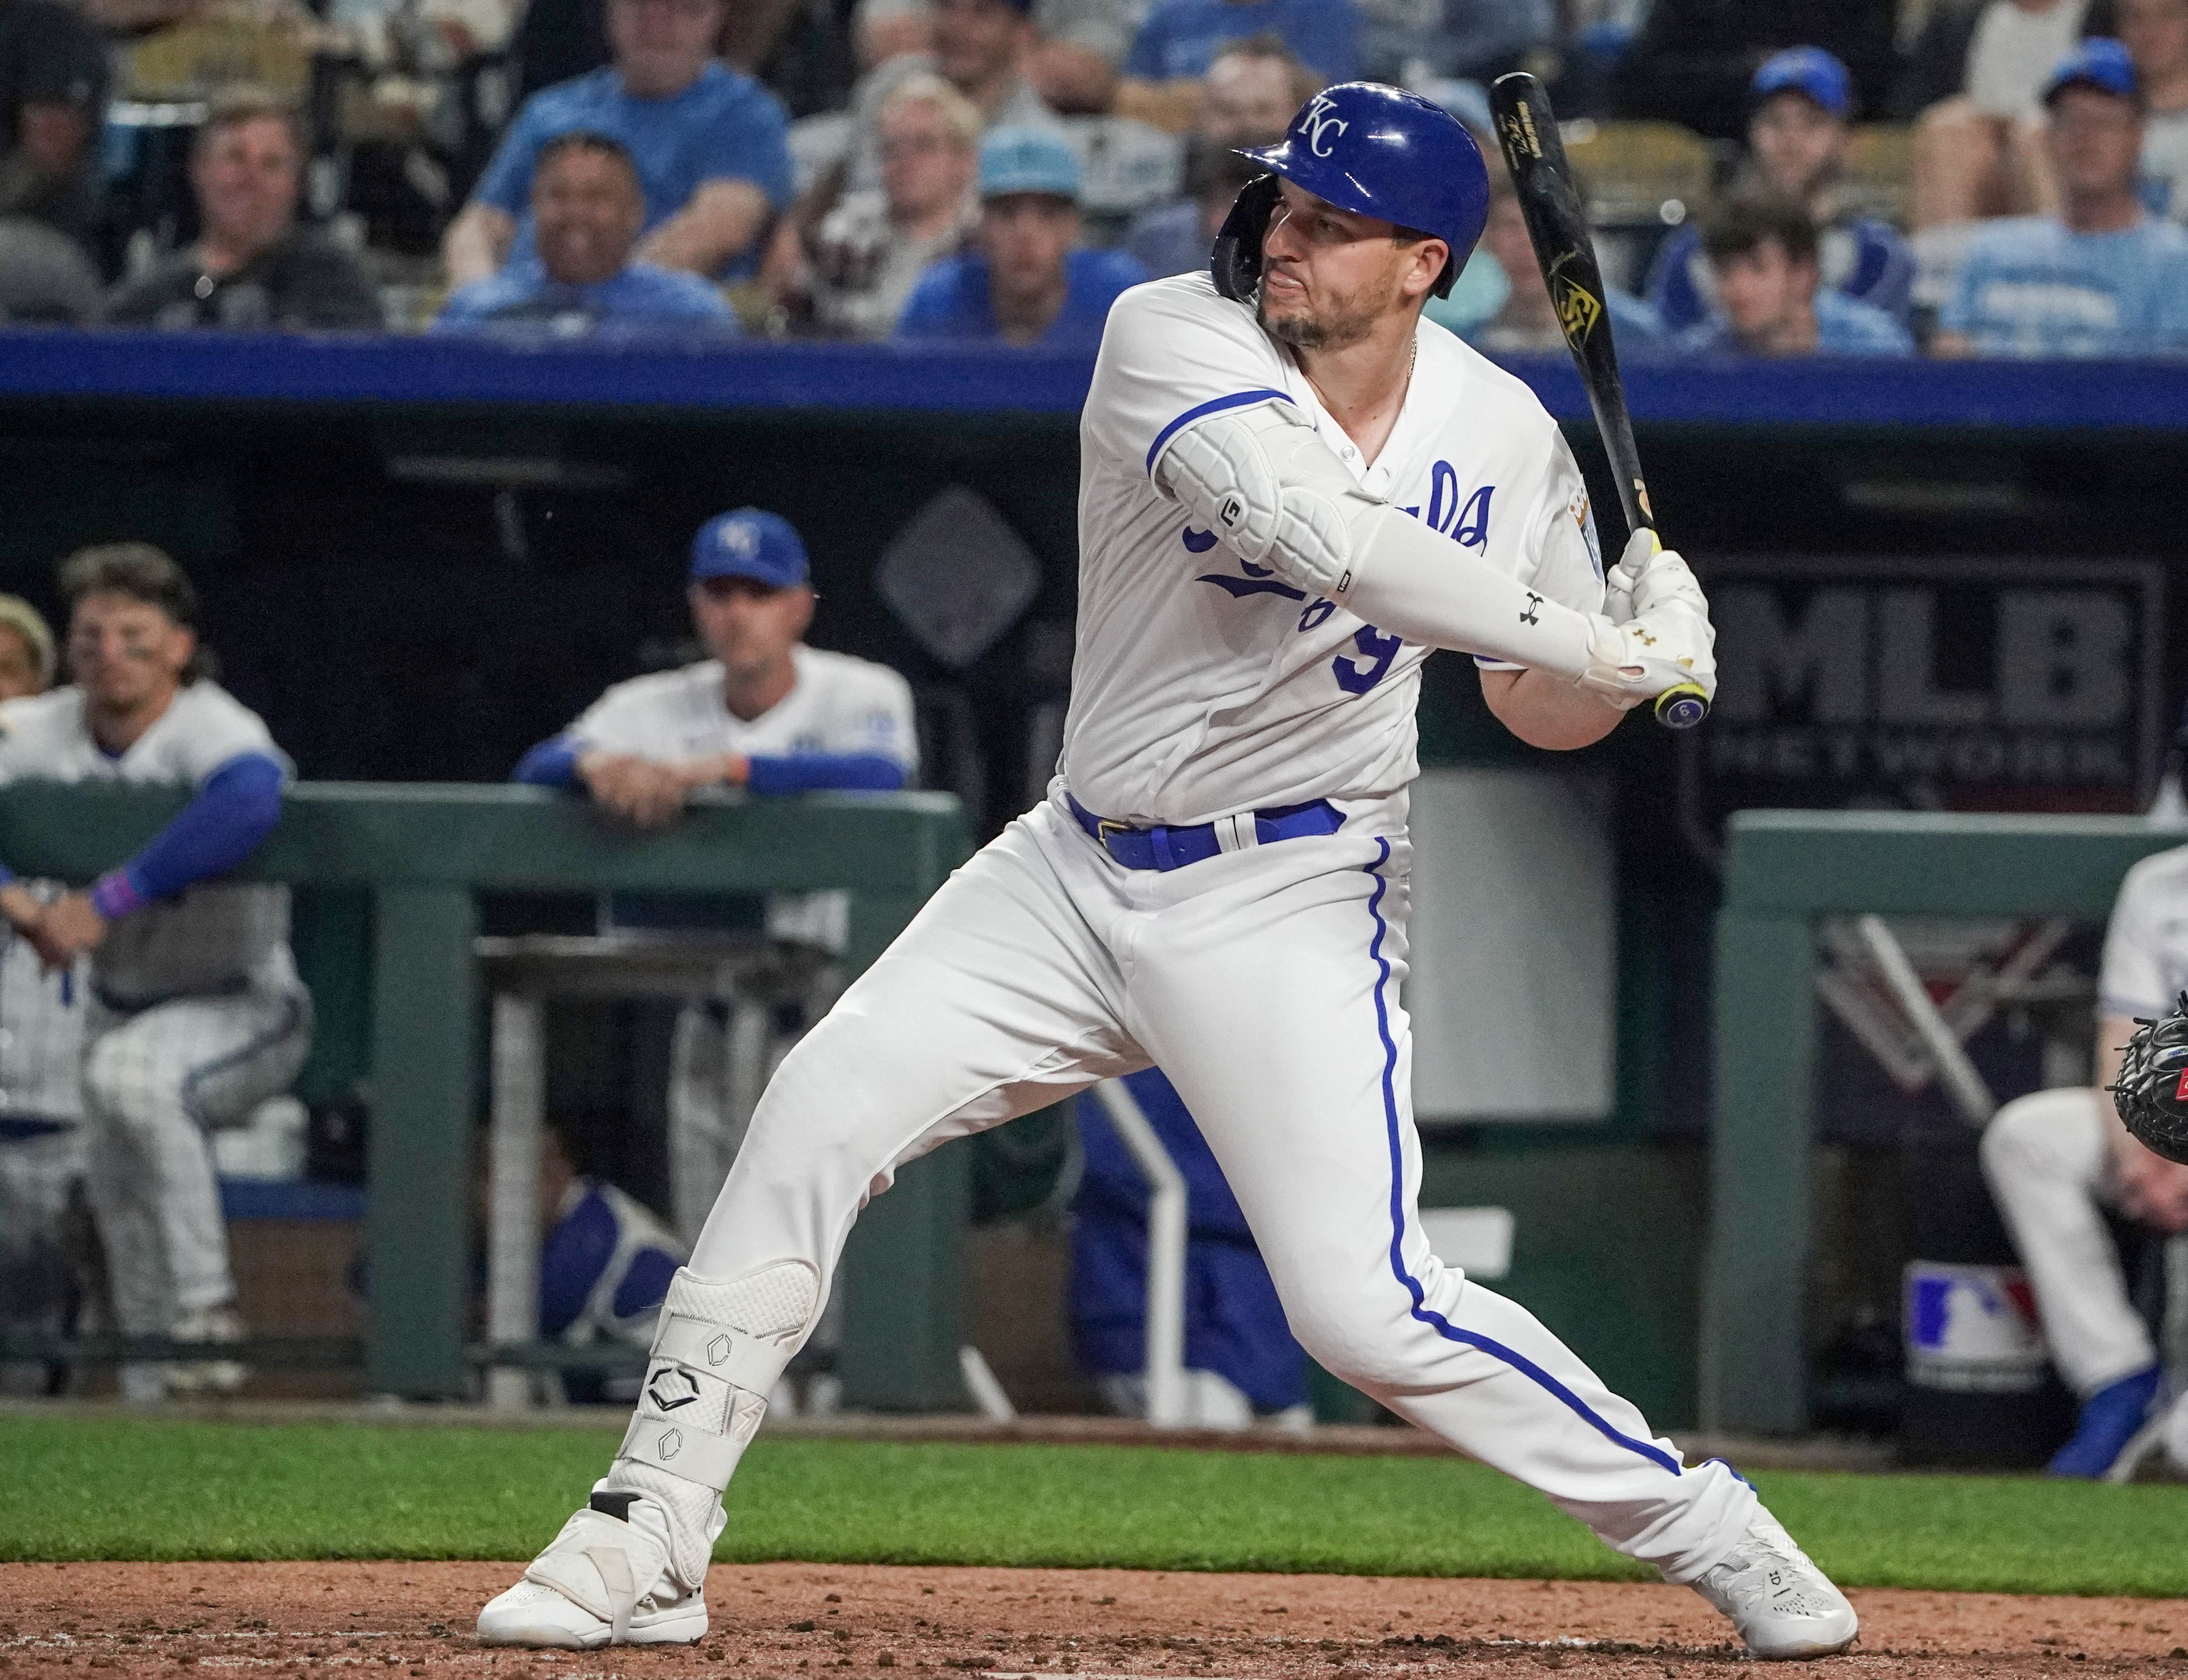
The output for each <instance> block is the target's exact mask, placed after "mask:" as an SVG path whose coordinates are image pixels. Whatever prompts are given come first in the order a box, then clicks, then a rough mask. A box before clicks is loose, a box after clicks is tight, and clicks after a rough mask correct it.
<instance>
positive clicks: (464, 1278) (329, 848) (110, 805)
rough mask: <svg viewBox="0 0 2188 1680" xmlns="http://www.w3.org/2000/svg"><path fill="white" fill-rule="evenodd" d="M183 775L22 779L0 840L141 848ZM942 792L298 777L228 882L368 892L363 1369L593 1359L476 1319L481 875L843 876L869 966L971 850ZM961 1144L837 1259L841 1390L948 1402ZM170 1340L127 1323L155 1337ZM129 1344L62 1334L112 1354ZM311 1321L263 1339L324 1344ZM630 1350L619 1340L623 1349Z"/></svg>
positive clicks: (38, 862) (108, 859)
mask: <svg viewBox="0 0 2188 1680" xmlns="http://www.w3.org/2000/svg"><path fill="white" fill-rule="evenodd" d="M182 802H183V795H181V794H179V793H177V792H169V791H166V790H158V789H141V788H124V787H118V786H60V785H57V784H50V783H46V784H40V783H17V784H15V785H14V786H10V787H9V788H8V792H7V797H6V798H4V799H0V858H4V859H6V860H7V861H8V865H9V866H10V867H11V868H13V869H14V870H15V871H17V872H18V873H19V874H22V875H25V876H34V877H52V878H55V879H59V880H64V881H70V882H85V881H88V880H90V879H92V878H93V877H95V876H97V875H98V874H99V872H100V871H103V870H105V869H107V868H110V867H111V866H113V865H115V864H116V863H118V862H120V861H121V860H122V859H124V858H126V857H127V856H128V855H130V854H132V853H133V852H134V851H135V850H137V848H139V847H141V846H142V845H143V844H144V843H145V842H146V841H148V840H149V838H150V837H152V835H153V834H154V833H155V832H157V831H158V829H159V827H160V826H161V824H162V823H164V822H166V820H168V819H169V818H170V817H172V816H173V815H174V814H175V813H176V811H177V810H178V809H180V807H181V804H182ZM970 851H971V843H970V839H969V837H968V835H967V831H966V827H965V824H964V822H963V820H962V816H961V812H960V810H959V808H958V803H957V801H956V799H955V798H950V797H949V796H947V795H944V794H936V793H892V794H811V795H806V796H803V797H799V798H787V799H769V800H761V799H749V798H744V797H742V796H739V795H725V796H722V797H720V798H714V799H710V800H708V801H706V802H703V803H695V805H694V807H693V809H691V810H690V811H689V812H688V813H687V814H686V815H685V819H684V820H682V821H680V822H679V823H677V824H675V825H674V826H671V827H669V828H667V829H664V830H660V831H657V832H652V833H650V834H640V833H638V832H634V831H633V830H630V829H629V828H625V827H622V826H617V825H616V824H613V823H612V822H610V821H608V820H606V819H604V818H603V817H601V816H600V815H597V814H596V813H595V811H594V810H593V809H591V808H590V807H589V806H588V805H585V804H584V803H580V802H578V801H576V800H572V799H568V798H561V797H560V796H557V795H555V794H553V793H550V792H544V791H543V790H540V789H537V788H528V787H513V786H461V785H447V784H439V783H433V784H417V783H369V784H368V783H342V782H323V783H311V782H307V783H303V784H301V785H300V786H296V787H294V788H292V789H291V790H290V793H289V796H288V799H287V802H286V804H285V808H284V809H283V812H282V815H281V820H280V822H279V825H278V826H276V827H275V829H274V831H273V834H272V835H271V837H269V838H268V840H267V842H266V843H265V844H264V845H263V846H262V848H260V850H259V851H258V853H257V855H256V856H255V857H254V858H253V859H252V860H251V862H250V863H249V864H247V865H245V867H244V868H243V869H242V870H241V871H238V878H241V879H248V880H255V881H276V882H286V883H288V884H290V885H291V886H294V887H297V888H347V889H351V890H357V889H362V890H363V891H364V892H365V893H366V894H369V899H370V903H371V939H370V950H371V967H372V974H371V982H370V997H371V1004H370V1013H371V1021H372V1044H371V1051H370V1057H369V1090H370V1093H371V1103H370V1126H369V1138H368V1150H367V1162H366V1173H367V1177H366V1186H367V1202H366V1215H365V1228H364V1240H365V1256H366V1261H367V1266H366V1280H365V1282H366V1289H367V1305H368V1311H367V1318H366V1333H365V1338H364V1349H363V1353H364V1373H365V1383H366V1385H367V1387H368V1388H369V1390H372V1391H373V1392H375V1393H381V1394H392V1395H403V1396H406V1397H411V1398H418V1399H453V1398H459V1397H461V1396H464V1395H468V1394H469V1393H471V1391H472V1387H473V1383H472V1377H473V1369H474V1366H475V1364H477V1363H487V1362H495V1363H499V1362H516V1363H526V1364H539V1365H556V1366H569V1367H582V1366H590V1365H598V1364H599V1363H601V1354H600V1353H599V1351H598V1350H592V1351H590V1352H588V1351H586V1350H559V1349H549V1348H540V1347H527V1348H522V1349H508V1350H491V1349H486V1348H482V1347H477V1346H474V1345H472V1344H471V1339H470V1336H469V1324H470V1297H471V1280H472V1277H473V1266H472V1254H473V1247H472V1231H471V1224H472V1221H471V1172H472V1140H473V1136H474V1134H475V1130H476V1123H477V1109H478V1094H479V1086H478V1084H477V1049H478V1040H479V1033H480V1029H481V1025H482V1019H481V1016H482V1012H481V1009H480V1007H479V995H480V993H479V976H478V968H477V955H476V951H475V944H474V942H475V936H476V934H477V928H478V902H477V901H478V898H479V895H480V894H485V893H570V894H584V895H590V894H595V893H601V892H612V891H635V892H691V893H704V894H725V893H731V894H742V893H801V892H816V891H826V890H830V889H842V890H845V891H848V892H849V894H850V895H851V899H850V914H849V939H848V943H847V944H846V946H845V949H844V950H843V954H842V957H841V964H842V967H843V971H844V972H845V974H846V976H847V977H848V976H849V975H850V974H855V973H856V972H859V971H860V970H861V969H863V968H865V967H866V966H867V965H868V964H869V963H871V961H873V960H874V959H875V958H876V957H877V956H879V955H880V954H881V952H882V950H883V948H884V947H886V946H887V944H888V942H889V941H890V939H893V938H894V936H895V935H896V933H897V932H898V931H899V929H901V928H902V927H904V925H905V923H906V922H909V921H910V920H911V917H912V916H913V915H914V913H915V912H916V911H917V910H918V909H919V907H920V905H922V904H923V903H925V902H926V900H927V899H928V897H929V896H930V895H931V894H933V891H934V889H935V888H937V887H939V886H940V885H941V883H942V882H943V881H944V879H945V878H946V877H947V876H948V874H949V872H950V871H951V870H952V869H954V868H956V865H958V864H959V863H960V862H961V861H962V860H964V859H965V858H966V857H967V855H968V854H969V853H970ZM968 1206H969V1189H968V1182H967V1158H966V1156H965V1155H964V1153H963V1152H961V1151H957V1150H948V1149H945V1150H942V1151H939V1152H938V1153H935V1154H933V1155H930V1156H928V1157H927V1158H926V1159H922V1160H920V1161H916V1162H914V1163H912V1164H910V1165H909V1166H907V1167H906V1168H905V1169H904V1170H902V1171H901V1172H900V1173H899V1175H898V1177H897V1181H896V1185H895V1187H894V1189H893V1190H892V1191H891V1192H889V1194H888V1195H887V1196H885V1197H883V1198H879V1199H878V1200H877V1202H876V1203H875V1204H874V1205H873V1206H872V1207H871V1209H868V1210H867V1212H866V1215H865V1216H864V1217H862V1218H861V1219H860V1221H859V1223H858V1226H857V1227H856V1228H855V1229H854V1232H853V1233H852V1237H851V1241H850V1244H849V1247H848V1248H847V1249H846V1250H845V1253H844V1257H843V1272H842V1283H841V1287H842V1288H843V1301H844V1323H843V1347H842V1350H841V1353H840V1355H839V1358H838V1367H837V1368H838V1374H839V1375H840V1377H841V1378H842V1380H843V1394H844V1398H845V1400H846V1401H847V1402H848V1403H850V1404H853V1405H857V1406H863V1407H881V1408H887V1409H893V1410H942V1409H953V1408H955V1407H957V1406H959V1405H961V1403H962V1401H963V1394H964V1389H963V1379H962V1378H961V1374H960V1372H959V1368H958V1364H957V1349H958V1347H959V1345H960V1343H961V1341H962V1339H963V1338H962V1335H961V1328H960V1320H961V1271H962V1267H961V1260H960V1256H961V1243H962V1237H963V1233H964V1231H965V1228H966V1226H967V1215H968ZM170 1346H171V1345H164V1344H160V1343H155V1342H149V1341H144V1342H133V1343H131V1344H128V1345H127V1350H128V1351H130V1352H132V1353H133V1354H135V1355H138V1356H149V1355H155V1354H158V1353H161V1352H163V1351H166V1350H167V1349H168V1347H170ZM122 1350H124V1349H123V1345H120V1344H116V1343H112V1342H104V1343H96V1342H93V1343H85V1344H82V1345H78V1346H77V1347H76V1348H75V1349H73V1350H71V1349H70V1346H69V1345H66V1344H54V1345H50V1346H48V1347H46V1348H45V1349H43V1350H42V1351H43V1352H44V1353H47V1354H61V1355H65V1354H67V1353H68V1352H70V1351H76V1352H79V1353H81V1354H82V1355H84V1356H106V1357H110V1356H114V1355H115V1354H116V1352H119V1351H122ZM342 1351H343V1350H342V1348H341V1345H339V1344H337V1343H330V1342H329V1341H327V1340H326V1339H318V1340H314V1341H309V1342H306V1343H303V1344H302V1345H290V1346H288V1347H282V1346H279V1345H257V1344H254V1345H252V1347H251V1352H252V1354H253V1355H254V1356H262V1357H267V1358H269V1359H271V1360H273V1361H282V1360H284V1359H287V1360H290V1361H302V1362H324V1361H327V1360H329V1359H335V1358H340V1357H341V1355H342ZM624 1357H627V1355H625V1356H624Z"/></svg>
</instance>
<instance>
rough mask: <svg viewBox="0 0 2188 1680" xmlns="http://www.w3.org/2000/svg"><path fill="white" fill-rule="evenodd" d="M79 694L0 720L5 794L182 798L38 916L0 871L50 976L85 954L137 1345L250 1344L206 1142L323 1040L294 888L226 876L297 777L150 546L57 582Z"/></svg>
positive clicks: (145, 1380) (149, 1381)
mask: <svg viewBox="0 0 2188 1680" xmlns="http://www.w3.org/2000/svg"><path fill="white" fill-rule="evenodd" d="M60 585H61V592H62V594H63V595H65V596H66V597H67V599H68V602H69V608H70V617H69V630H68V645H67V646H68V666H69V674H70V677H71V678H72V679H73V680H72V681H71V682H70V685H68V686H66V687H65V688H59V689H56V690H54V691H53V692H51V693H49V694H42V695H37V696H32V697H30V698H25V699H20V700H10V701H8V702H6V703H5V704H4V705H0V783H5V782H10V781H27V780H34V779H47V780H56V781H104V782H117V781H118V782H127V783H133V784H138V785H145V786H168V787H178V788H188V789H190V790H191V791H192V796H193V797H192V798H191V799H190V802H189V804H187V805H186V806H184V807H183V810H182V811H181V812H180V814H179V815H177V816H176V817H175V819H174V820H172V821H171V822H170V823H168V824H167V826H166V827H165V828H163V829H161V831H160V832H159V833H158V834H157V835H155V837H153V838H152V840H151V842H150V843H149V844H148V845H147V846H146V847H145V848H144V850H142V851H140V852H138V854H136V856H134V857H133V858H131V859H129V860H127V862H126V863H123V864H121V865H119V866H118V867H116V868H114V869H112V870H110V871H107V873H106V874H104V875H103V876H101V877H99V880H98V882H96V883H95V884H94V885H93V887H92V888H90V889H89V890H88V891H85V892H74V893H70V894H66V895H65V896H64V897H62V898H60V899H58V900H56V901H54V902H53V903H51V904H45V903H41V902H40V901H39V900H38V899H37V898H36V897H34V896H32V895H31V894H29V893H28V892H27V891H25V890H22V889H21V888H20V883H18V882H15V881H14V878H13V877H7V876H5V871H4V866H0V877H4V878H5V880H6V882H7V884H6V886H5V887H4V888H0V914H4V915H5V916H7V919H8V922H10V923H11V924H12V925H13V926H14V929H15V931H16V932H17V933H19V934H20V935H21V936H22V937H23V938H24V939H27V940H28V941H29V942H30V943H31V945H32V946H34V947H35V948H36V949H37V951H38V953H39V955H40V956H41V957H42V958H43V959H44V961H45V963H46V965H47V967H48V968H54V969H59V968H65V967H68V966H69V965H70V964H72V963H74V962H75V961H76V960H77V959H78V958H79V957H81V956H85V955H88V956H89V957H90V959H91V993H92V995H91V998H90V1001H89V1002H88V1004H87V1006H86V1018H85V1022H84V1039H85V1045H84V1055H83V1063H82V1094H83V1115H84V1123H85V1127H86V1132H87V1136H86V1140H85V1142H86V1163H85V1188H86V1190H87V1193H88V1197H89V1199H90V1203H91V1209H92V1215H93V1220H94V1221H95V1222H96V1224H97V1226H98V1229H99V1239H100V1242H101V1243H102V1244H103V1246H104V1249H105V1253H106V1268H107V1276H108V1280H109V1283H110V1287H111V1288H112V1290H113V1296H114V1313H115V1318H116V1322H117V1325H118V1328H120V1329H121V1332H122V1333H124V1334H125V1335H133V1336H160V1335H168V1336H172V1337H174V1338H175V1339H177V1340H178V1341H184V1342H203V1343H207V1344H219V1343H226V1342H234V1341H238V1340H240V1339H242V1334H243V1327H242V1324H241V1322H240V1319H239V1317H238V1316H237V1314H236V1311H235V1285H234V1279H233V1278H232V1277H230V1275H229V1271H228V1232H227V1229H226V1227H225V1226H224V1225H223V1222H222V1218H221V1210H220V1193H219V1190H218V1187H217V1185H216V1183H215V1181H214V1178H213V1164H212V1152H211V1144H210V1142H209V1141H208V1138H207V1136H206V1134H207V1132H208V1130H210V1129H211V1128H213V1127H216V1126H220V1125H232V1124H234V1123H236V1122H239V1121H240V1120H242V1119H244V1118H245V1116H247V1115H248V1114H249V1113H250V1112H251V1109H252V1108H255V1107H256V1106H257V1104H258V1103H259V1102H262V1101H263V1100H264V1099H265V1098H267V1097H272V1096H274V1095H277V1094H278V1093H279V1092H280V1091H284V1090H285V1089H286V1088H287V1087H288V1085H289V1082H290V1080H293V1079H294V1078H295V1077H296V1071H297V1069H298V1068H301V1067H302V1065H303V1061H304V1055H305V1052H306V1051H307V1050H308V1049H309V1047H310V1044H311V1029H312V1008H311V998H310V995H309V994H308V993H307V992H306V991H305V989H304V987H303V984H302V982H301V981H300V980H299V979H298V978H297V976H296V963H295V961H294V960H293V959H292V958H291V956H290V951H289V893H288V889H287V888H285V887H271V886H243V885H239V884H234V883H231V882H223V881H222V880H221V879H220V877H223V876H224V875H226V874H228V872H229V871H232V870H234V868H235V867H236V866H237V865H239V864H241V863H242V862H243V861H244V860H245V859H247V858H249V857H250V856H251V854H252V853H253V852H255V851H257V848H258V846H259V843H261V842H262V841H263V840H264V839H265V837H266V836H267V833H268V831H269V830H271V829H272V828H273V824H274V822H275V820H277V819H278V818H279V816H280V815H281V794H282V790H283V788H284V786H285V785H286V783H287V781H288V780H289V777H290V775H291V773H292V768H293V767H292V766H291V765H290V763H289V760H288V759H287V758H286V757H285V755H284V754H283V753H282V752H281V749H280V748H279V747H276V746H275V745H274V744H273V736H271V735H269V734H268V732H267V729H266V725H265V724H264V723H262V721H260V719H258V717H257V714H256V713H252V712H251V711H249V710H247V709H246V708H244V707H243V706H242V705H240V703H239V702H237V701H236V700H235V699H234V697H233V696H230V695H229V694H228V693H227V691H225V690H223V689H222V688H221V686H220V685H218V684H217V683H216V682H215V681H213V679H212V676H211V654H210V652H209V651H207V650H206V649H205V648H203V647H202V646H200V645H199V641H198V632H197V623H198V609H197V595H196V592H195V590H194V589H192V588H191V586H190V582H189V578H186V577H184V576H183V571H182V568H181V567H178V566H177V565H176V564H175V562H174V561H172V560H171V559H169V558H168V557H167V556H166V555H165V554H163V553H161V551H160V550H158V549H155V548H153V547H151V546H150V545H149V544H144V543H117V544H111V545H110V546H106V547H100V548H90V549H85V550H82V551H80V552H78V553H77V554H75V555H71V556H70V558H69V560H68V561H66V562H65V564H64V565H63V566H62V567H61V571H60ZM243 1377H244V1370H243V1367H241V1366H240V1365H239V1364H238V1363H236V1362H235V1361H233V1360H225V1359H208V1360H204V1361H189V1362H186V1363H183V1364H181V1365H175V1366H161V1365H157V1364H145V1363H133V1364H128V1365H125V1366H124V1367H122V1371H121V1388H122V1395H123V1398H124V1399H127V1400H130V1401H157V1400H160V1399H161V1398H163V1397H165V1396H166V1395H168V1394H169V1393H175V1392H190V1391H195V1390H206V1389H214V1390H233V1389H234V1388H236V1387H237V1386H239V1385H240V1384H241V1382H242V1380H243Z"/></svg>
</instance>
